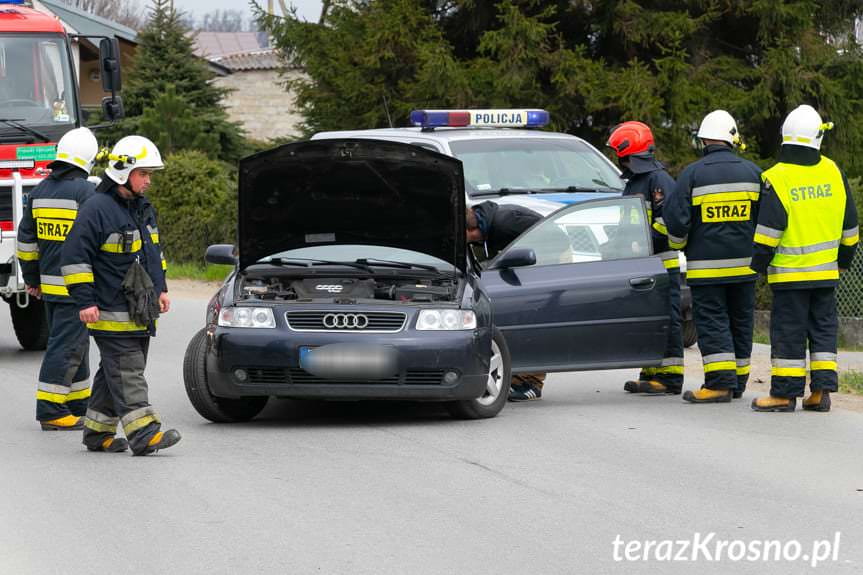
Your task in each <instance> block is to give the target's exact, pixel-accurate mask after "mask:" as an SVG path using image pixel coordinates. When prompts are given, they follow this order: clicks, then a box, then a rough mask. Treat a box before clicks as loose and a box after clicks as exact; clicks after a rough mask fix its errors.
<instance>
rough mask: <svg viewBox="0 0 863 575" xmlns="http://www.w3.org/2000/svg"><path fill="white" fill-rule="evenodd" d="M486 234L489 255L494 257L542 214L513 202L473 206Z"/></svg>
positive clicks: (481, 227) (488, 202)
mask: <svg viewBox="0 0 863 575" xmlns="http://www.w3.org/2000/svg"><path fill="white" fill-rule="evenodd" d="M472 208H473V210H474V213H475V214H476V216H477V221H478V223H479V226H480V230H482V232H483V235H484V236H485V245H486V250H487V252H488V257H489V258H493V257H494V256H496V255H497V254H498V253H500V252H501V250H503V249H504V248H505V247H506V246H508V245H509V244H510V243H512V241H513V240H514V239H516V238H517V237H518V236H520V235H521V234H523V233H524V232H525V231H526V230H527V229H528V228H530V227H531V226H532V225H533V224H535V223H536V222H538V221H539V220H541V219H542V216H541V215H539V214H538V213H536V212H535V211H533V210H530V209H528V208H524V207H522V206H515V205H512V204H500V205H499V204H496V203H494V202H491V201H487V202H482V203H480V204H476V205H475V206H472Z"/></svg>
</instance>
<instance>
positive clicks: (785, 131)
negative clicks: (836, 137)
mask: <svg viewBox="0 0 863 575" xmlns="http://www.w3.org/2000/svg"><path fill="white" fill-rule="evenodd" d="M832 129H833V122H823V121H822V120H821V116H820V115H819V114H818V112H816V111H815V108H813V107H812V106H809V105H808V104H803V105H802V106H797V107H796V108H794V109H793V110H791V113H790V114H788V117H786V118H785V122H784V123H783V124H782V143H783V144H794V145H796V146H806V147H807V148H815V149H816V150H820V149H821V139H822V138H823V137H824V132H826V131H827V130H832Z"/></svg>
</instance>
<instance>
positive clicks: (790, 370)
mask: <svg viewBox="0 0 863 575" xmlns="http://www.w3.org/2000/svg"><path fill="white" fill-rule="evenodd" d="M770 375H776V376H779V377H806V368H805V367H773V368H770Z"/></svg>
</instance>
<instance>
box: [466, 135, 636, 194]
mask: <svg viewBox="0 0 863 575" xmlns="http://www.w3.org/2000/svg"><path fill="white" fill-rule="evenodd" d="M450 149H451V150H452V153H453V155H454V156H455V157H456V158H458V159H459V160H461V161H462V163H463V164H464V176H465V181H466V188H467V192H468V195H471V196H473V195H477V194H479V195H482V194H488V193H489V192H494V191H497V190H501V189H504V190H506V189H509V190H521V189H528V190H566V189H568V188H578V189H588V190H590V189H598V190H600V191H622V190H623V187H624V183H623V180H621V179H620V176H619V175H618V174H617V171H616V170H615V169H614V168H613V167H612V166H611V165H609V163H608V162H607V161H606V159H605V158H604V157H603V156H602V155H601V154H600V153H599V152H597V151H596V150H595V149H593V148H591V147H590V146H588V145H587V144H585V143H583V142H580V141H578V140H576V139H572V140H568V139H559V138H554V139H553V138H548V139H541V138H506V139H499V140H485V139H483V140H462V141H454V142H450Z"/></svg>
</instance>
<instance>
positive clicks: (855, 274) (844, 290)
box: [836, 248, 863, 317]
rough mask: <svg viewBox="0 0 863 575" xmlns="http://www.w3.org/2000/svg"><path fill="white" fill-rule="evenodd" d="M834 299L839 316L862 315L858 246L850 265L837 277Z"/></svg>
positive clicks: (862, 253)
mask: <svg viewBox="0 0 863 575" xmlns="http://www.w3.org/2000/svg"><path fill="white" fill-rule="evenodd" d="M836 301H837V307H838V308H839V316H840V317H863V250H861V249H860V248H858V249H857V255H856V256H855V257H854V262H853V263H852V264H851V267H850V268H849V269H848V270H847V271H845V272H843V273H842V276H841V277H840V279H839V289H838V290H837V292H836Z"/></svg>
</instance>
